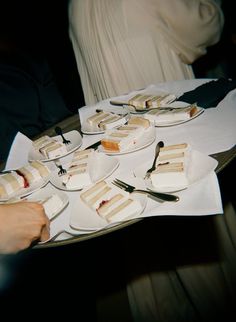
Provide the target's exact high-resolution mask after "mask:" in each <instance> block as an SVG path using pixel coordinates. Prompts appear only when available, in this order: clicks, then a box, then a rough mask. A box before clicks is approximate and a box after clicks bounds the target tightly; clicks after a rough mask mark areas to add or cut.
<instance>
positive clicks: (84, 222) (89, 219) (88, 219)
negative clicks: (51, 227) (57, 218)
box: [70, 179, 147, 231]
mask: <svg viewBox="0 0 236 322" xmlns="http://www.w3.org/2000/svg"><path fill="white" fill-rule="evenodd" d="M128 183H130V184H132V185H134V186H138V187H139V188H141V189H142V188H144V183H143V181H142V180H140V179H132V180H129V182H128ZM114 187H115V186H114ZM115 188H117V187H115ZM117 189H118V190H119V188H117ZM132 198H134V199H136V200H138V201H139V202H140V204H141V206H142V210H141V211H140V213H137V214H134V216H133V217H132V218H129V219H127V220H131V219H134V218H138V217H139V216H140V215H141V213H143V211H144V209H145V207H146V204H147V196H146V195H144V194H141V193H133V194H132ZM117 224H119V223H109V224H108V223H107V221H106V220H105V219H103V218H101V217H100V216H99V215H98V214H97V213H96V211H93V210H92V209H90V208H89V207H88V206H86V204H85V203H84V202H82V201H81V199H80V197H79V198H78V199H77V200H76V202H75V204H74V206H73V208H72V212H71V215H70V226H71V228H73V229H83V230H91V231H94V230H98V229H103V228H108V227H112V226H114V225H117Z"/></svg>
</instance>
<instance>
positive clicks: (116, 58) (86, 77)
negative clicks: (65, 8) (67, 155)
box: [69, 0, 224, 105]
mask: <svg viewBox="0 0 236 322" xmlns="http://www.w3.org/2000/svg"><path fill="white" fill-rule="evenodd" d="M217 3H218V1H217V0H216V1H214V0H179V1H173V0H165V1H163V0H148V1H147V0H71V1H70V5H69V34H70V38H71V41H72V45H73V49H74V53H75V58H76V61H77V67H78V71H79V74H80V77H81V82H82V87H83V92H84V96H85V102H86V105H90V104H94V103H95V102H97V101H100V100H103V99H106V98H108V97H113V96H118V95H122V94H125V93H129V92H130V91H132V90H138V89H141V88H145V87H147V86H148V85H149V84H156V83H158V82H163V81H171V80H181V79H189V78H193V77H194V74H193V71H192V68H191V65H189V64H191V63H192V62H193V61H195V60H196V59H197V58H198V57H200V56H202V55H204V54H205V53H206V48H207V47H208V46H210V45H213V44H215V43H216V42H217V41H218V40H219V37H220V34H221V31H222V27H223V23H224V18H223V15H222V12H221V9H220V6H219V5H218V4H217Z"/></svg>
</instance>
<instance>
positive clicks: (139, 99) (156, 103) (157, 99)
mask: <svg viewBox="0 0 236 322" xmlns="http://www.w3.org/2000/svg"><path fill="white" fill-rule="evenodd" d="M175 99H176V96H175V95H173V94H163V95H153V94H137V95H135V96H134V97H132V98H130V99H129V100H128V104H129V105H133V106H135V107H136V108H138V109H149V108H157V107H161V106H165V105H166V104H169V103H171V102H173V101H174V100H175Z"/></svg>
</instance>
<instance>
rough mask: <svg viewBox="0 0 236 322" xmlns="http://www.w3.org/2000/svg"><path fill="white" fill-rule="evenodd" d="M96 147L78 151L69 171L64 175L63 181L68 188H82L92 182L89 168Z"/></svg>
mask: <svg viewBox="0 0 236 322" xmlns="http://www.w3.org/2000/svg"><path fill="white" fill-rule="evenodd" d="M95 153H96V152H95V151H94V149H88V150H82V151H76V152H75V153H74V155H73V158H72V161H71V164H70V165H69V168H68V169H67V172H66V173H65V174H64V175H63V176H62V183H63V185H64V186H65V187H66V188H67V189H82V188H83V187H84V186H87V185H89V184H91V183H92V179H91V175H90V171H89V168H90V167H91V166H92V164H93V160H94V157H95Z"/></svg>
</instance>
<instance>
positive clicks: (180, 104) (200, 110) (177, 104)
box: [144, 101, 204, 127]
mask: <svg viewBox="0 0 236 322" xmlns="http://www.w3.org/2000/svg"><path fill="white" fill-rule="evenodd" d="M166 106H167V107H175V108H178V107H187V106H189V103H186V102H181V101H175V102H173V103H171V104H168V105H166ZM203 112H204V108H202V107H199V106H197V112H196V113H195V114H194V115H193V116H192V117H190V118H189V119H187V120H182V121H176V122H158V117H157V120H155V126H156V127H165V126H174V125H178V124H182V123H186V122H189V121H192V120H193V119H195V118H196V117H198V116H199V115H201V114H202V113H203ZM146 114H148V113H146ZM144 115H145V114H144Z"/></svg>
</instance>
